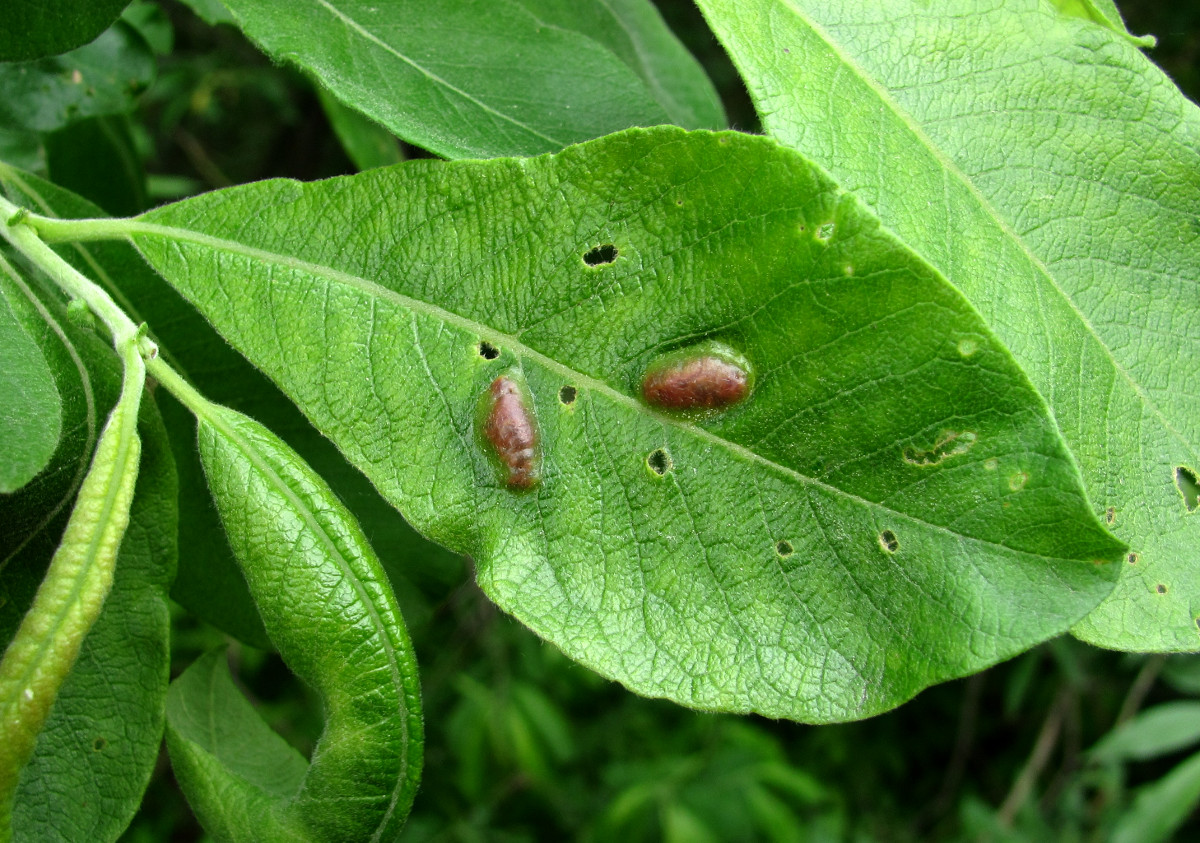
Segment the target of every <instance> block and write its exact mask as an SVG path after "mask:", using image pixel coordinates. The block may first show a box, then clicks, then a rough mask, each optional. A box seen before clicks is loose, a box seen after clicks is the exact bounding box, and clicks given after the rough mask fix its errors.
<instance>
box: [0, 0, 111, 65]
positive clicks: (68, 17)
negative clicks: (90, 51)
mask: <svg viewBox="0 0 1200 843" xmlns="http://www.w3.org/2000/svg"><path fill="white" fill-rule="evenodd" d="M128 4H129V0H53V2H44V3H43V2H12V3H6V4H5V7H4V17H3V18H2V19H0V62H10V61H12V62H15V61H28V60H30V59H38V58H42V57H43V56H51V55H54V54H55V53H65V52H66V51H67V50H73V49H75V48H76V47H81V46H83V45H84V44H87V43H88V42H89V41H91V40H92V39H94V38H95V37H96V36H98V35H99V34H100V33H102V32H103V31H104V30H105V29H107V28H108V25H109V24H111V23H112V22H113V21H115V20H116V19H117V16H118V15H120V14H121V10H122V9H124V8H125V7H126V6H127V5H128Z"/></svg>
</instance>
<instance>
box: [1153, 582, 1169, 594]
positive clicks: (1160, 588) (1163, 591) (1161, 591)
mask: <svg viewBox="0 0 1200 843" xmlns="http://www.w3.org/2000/svg"><path fill="white" fill-rule="evenodd" d="M1154 590H1155V591H1157V592H1158V593H1159V594H1166V593H1167V587H1166V586H1165V585H1163V584H1162V583H1159V584H1158V585H1156V586H1154Z"/></svg>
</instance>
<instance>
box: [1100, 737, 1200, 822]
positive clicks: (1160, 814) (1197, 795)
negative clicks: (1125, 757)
mask: <svg viewBox="0 0 1200 843" xmlns="http://www.w3.org/2000/svg"><path fill="white" fill-rule="evenodd" d="M1198 803H1200V754H1197V755H1193V756H1192V757H1191V758H1189V759H1187V760H1186V761H1184V762H1183V763H1182V764H1180V765H1179V766H1177V767H1176V768H1175V769H1173V770H1172V771H1171V772H1169V773H1167V774H1166V775H1165V776H1163V777H1162V778H1161V779H1159V780H1158V781H1156V782H1154V783H1153V784H1148V785H1146V786H1144V787H1142V788H1141V789H1140V790H1138V793H1137V797H1136V798H1135V799H1134V802H1133V807H1132V808H1131V809H1130V810H1129V811H1128V812H1126V813H1125V814H1124V815H1123V816H1122V817H1121V819H1120V821H1119V822H1118V823H1117V826H1116V828H1115V829H1114V830H1113V833H1112V837H1111V838H1109V839H1110V840H1111V841H1112V843H1159V841H1163V840H1169V839H1170V838H1171V835H1172V834H1174V833H1175V830H1176V829H1178V828H1179V826H1181V825H1182V824H1183V821H1184V820H1186V819H1187V817H1188V814H1190V813H1191V812H1192V811H1194V810H1195V809H1196V805H1197V804H1198Z"/></svg>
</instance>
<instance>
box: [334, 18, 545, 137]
mask: <svg viewBox="0 0 1200 843" xmlns="http://www.w3.org/2000/svg"><path fill="white" fill-rule="evenodd" d="M317 2H318V3H320V4H321V5H322V6H324V7H325V8H326V9H328V10H329V11H330V13H331V14H333V16H334V17H336V18H337V19H338V20H340V21H342V23H344V24H345V25H346V26H347V27H349V28H350V29H353V30H354V31H355V32H357V33H358V34H359V35H361V36H362V37H363V38H365V39H367V40H368V41H370V42H371V43H372V44H376V45H378V46H379V47H380V48H381V49H382V50H383V51H384V52H387V53H390V54H391V55H393V56H395V57H396V58H398V59H400V61H402V62H404V63H405V64H407V65H408V66H409V67H411V68H412V69H413V70H415V71H417V72H418V73H420V74H422V75H423V76H425V77H426V78H427V79H429V80H430V81H431V82H434V83H436V84H438V85H441V86H442V87H443V88H445V89H446V90H448V91H453V92H454V93H456V94H458V95H459V96H460V97H462V98H463V99H465V100H466V101H467V102H470V103H472V104H473V105H476V106H478V107H479V108H481V109H483V110H484V111H485V112H487V113H488V114H491V115H493V116H495V117H497V118H499V119H500V120H503V121H504V122H506V123H511V124H512V125H514V126H518V127H520V128H521V129H523V130H525V131H526V132H529V133H530V134H531V135H533V136H534V137H538V138H541V139H542V140H544V141H546V142H547V143H550V144H553V145H554V146H556V147H561V146H563V145H564V142H563V141H560V140H558V139H557V138H552V137H550V136H549V135H547V134H544V133H543V132H540V131H538V130H537V129H535V128H533V127H532V126H528V125H526V124H525V123H522V122H521V121H520V120H517V119H516V118H515V117H512V116H510V115H508V114H504V113H503V112H501V111H497V110H496V109H495V108H493V107H492V106H490V105H488V104H487V103H485V102H484V101H483V100H481V99H479V98H477V97H474V96H472V95H471V94H468V93H467V92H466V91H464V90H462V89H461V88H459V87H457V86H456V85H452V84H450V83H449V82H448V81H446V80H445V79H443V78H442V77H440V76H438V75H437V74H436V73H434V72H432V71H431V70H429V69H428V68H425V67H423V66H422V65H419V64H417V63H416V62H415V61H413V60H412V59H410V58H409V57H408V56H406V55H404V54H403V53H401V52H400V51H399V50H397V49H396V48H395V47H393V46H392V45H391V44H388V43H387V42H386V41H384V40H382V39H381V38H379V37H378V36H377V35H375V34H374V33H373V32H371V31H370V30H368V29H366V28H365V27H364V26H363V25H362V24H360V23H359V22H358V21H356V20H355V19H354V18H352V17H350V16H349V15H347V14H345V13H344V12H342V11H341V10H340V9H338V8H337V7H335V6H333V5H331V4H330V3H328V2H327V0H317Z"/></svg>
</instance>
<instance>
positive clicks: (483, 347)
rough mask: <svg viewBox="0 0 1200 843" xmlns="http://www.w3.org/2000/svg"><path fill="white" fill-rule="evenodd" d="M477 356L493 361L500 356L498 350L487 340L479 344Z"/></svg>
mask: <svg viewBox="0 0 1200 843" xmlns="http://www.w3.org/2000/svg"><path fill="white" fill-rule="evenodd" d="M479 356H480V357H482V358H483V359H484V360H495V359H496V358H497V357H499V356H500V349H498V348H496V346H494V345H492V344H491V343H490V342H488V341H487V340H484V341H483V342H481V343H479Z"/></svg>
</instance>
